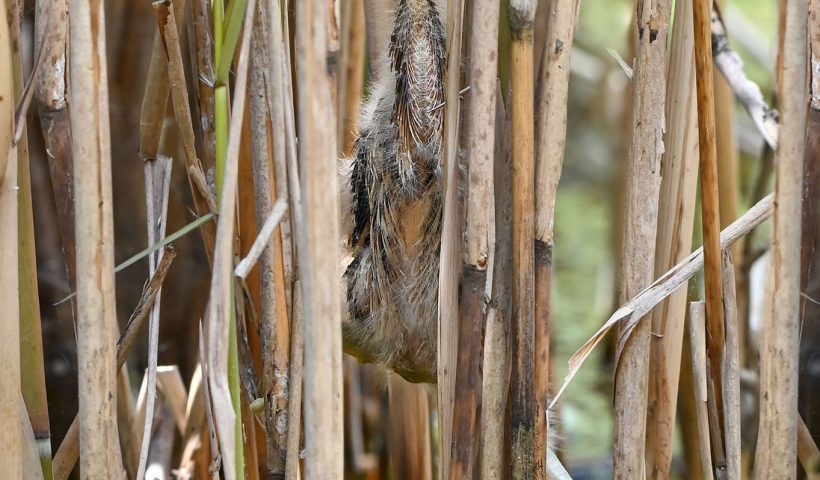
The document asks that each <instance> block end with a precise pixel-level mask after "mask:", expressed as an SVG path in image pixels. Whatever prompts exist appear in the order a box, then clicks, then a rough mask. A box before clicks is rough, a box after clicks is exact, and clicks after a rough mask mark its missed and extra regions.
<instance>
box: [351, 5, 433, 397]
mask: <svg viewBox="0 0 820 480" xmlns="http://www.w3.org/2000/svg"><path fill="white" fill-rule="evenodd" d="M384 3H386V2H384V1H383V0H381V1H380V4H384ZM392 3H393V5H392V6H393V7H395V8H388V9H387V11H388V12H389V15H390V17H391V21H386V22H379V21H369V22H368V24H369V25H368V26H369V27H375V28H376V29H379V28H381V29H386V28H392V31H391V32H389V39H388V36H387V35H386V33H388V32H386V31H385V32H383V34H382V35H379V32H376V34H373V35H371V34H372V32H368V35H369V37H370V38H371V39H372V40H375V42H380V41H381V42H383V43H381V46H382V48H383V47H387V48H386V52H382V53H381V55H379V52H376V55H375V56H374V55H372V54H371V62H372V63H371V64H374V75H375V78H374V79H373V84H372V89H371V91H372V94H371V97H370V99H369V101H368V102H367V104H366V105H365V107H364V108H363V112H362V118H361V121H360V124H359V132H360V134H359V138H358V139H357V141H356V143H355V145H354V151H353V158H352V159H351V160H352V170H351V172H350V173H349V176H348V177H347V178H348V181H347V182H346V185H347V186H348V187H349V188H350V190H351V193H352V207H351V214H352V227H351V229H352V230H351V232H350V236H349V239H348V245H349V247H350V249H351V254H352V256H353V261H352V262H351V263H350V265H349V266H348V268H347V270H346V272H345V281H346V285H347V304H348V311H349V318H348V319H347V320H346V321H345V322H344V325H343V335H344V347H345V351H346V352H348V353H350V354H352V355H354V356H356V357H357V358H359V360H361V361H364V362H374V363H380V364H383V365H385V366H387V367H388V368H390V369H392V370H394V371H395V372H397V373H398V374H400V375H401V376H402V377H404V378H405V379H407V380H409V381H411V382H435V380H436V349H437V341H436V339H437V314H438V265H439V247H440V243H441V218H442V194H443V188H444V183H443V169H442V130H443V111H444V109H443V104H444V71H445V54H446V46H445V29H444V26H443V21H442V15H441V12H442V10H443V9H442V7H441V4H439V3H437V2H436V1H433V0H398V1H395V0H393V1H392ZM372 14H373V11H372V10H369V11H368V15H372ZM379 37H382V38H381V39H380V38H379ZM378 46H379V45H378V44H377V45H376V48H378Z"/></svg>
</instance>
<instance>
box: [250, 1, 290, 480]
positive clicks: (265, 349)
mask: <svg viewBox="0 0 820 480" xmlns="http://www.w3.org/2000/svg"><path fill="white" fill-rule="evenodd" d="M257 8H258V10H257V19H256V23H255V25H254V30H253V35H254V37H253V39H252V40H251V42H252V43H251V78H250V82H251V84H250V92H251V93H250V118H249V120H250V127H251V141H252V149H253V178H254V189H253V192H254V196H255V202H254V203H255V204H256V224H257V225H262V224H263V223H264V222H265V219H267V217H268V215H270V211H271V205H272V197H273V192H272V189H273V188H274V187H273V178H272V176H273V172H272V171H271V168H270V164H271V160H272V150H273V149H272V148H271V147H272V145H271V141H270V140H271V136H270V128H269V123H268V118H269V111H268V103H267V102H268V99H267V97H268V95H269V92H268V91H267V89H266V84H265V74H266V73H267V72H268V71H269V59H268V57H267V53H266V49H265V41H266V40H267V34H268V31H267V29H268V24H267V22H268V11H267V8H268V5H267V3H266V2H260V3H259V4H258V6H257ZM274 8H278V6H276V5H274ZM280 238H281V237H279V231H278V228H277V231H276V232H274V240H273V241H268V242H266V243H265V245H266V247H265V249H264V251H263V252H262V254H261V257H260V261H259V303H258V306H257V308H258V310H259V324H260V325H261V329H260V336H261V348H262V385H261V386H262V392H261V393H262V395H263V396H264V398H265V402H266V404H265V405H266V406H265V410H264V411H265V460H266V467H265V468H266V471H267V472H268V475H275V474H279V475H283V474H284V473H285V472H284V470H285V462H284V458H283V457H282V455H281V454H280V452H279V448H278V447H277V445H283V442H277V441H276V440H277V437H276V436H275V428H276V427H275V423H274V418H275V411H276V402H275V398H274V396H273V395H274V393H273V388H274V383H275V372H274V361H273V353H274V350H275V349H276V344H277V341H278V336H277V329H276V325H277V317H278V316H279V315H281V314H285V315H286V311H285V309H284V305H281V306H280V303H284V298H280V297H279V295H278V293H279V292H280V291H281V292H283V293H284V291H283V289H282V288H281V287H282V285H281V284H280V285H279V286H277V282H276V266H277V264H276V257H277V255H281V243H279V242H280V241H281V240H280ZM277 246H278V247H279V248H277ZM280 263H281V261H280Z"/></svg>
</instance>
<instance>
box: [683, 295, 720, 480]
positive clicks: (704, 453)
mask: <svg viewBox="0 0 820 480" xmlns="http://www.w3.org/2000/svg"><path fill="white" fill-rule="evenodd" d="M705 324H706V309H705V305H704V303H703V302H702V301H698V302H691V303H690V304H689V342H690V345H691V351H692V374H693V377H694V378H693V380H694V387H695V388H694V394H695V405H696V410H695V411H696V413H697V423H698V446H699V447H700V466H701V475H702V478H703V480H710V479H712V478H714V474H713V473H712V454H711V451H710V449H709V448H710V446H711V442H710V440H709V414H708V413H707V386H706V384H707V382H708V381H709V375H708V373H707V371H706V370H707V368H706V363H707V358H706V333H705Z"/></svg>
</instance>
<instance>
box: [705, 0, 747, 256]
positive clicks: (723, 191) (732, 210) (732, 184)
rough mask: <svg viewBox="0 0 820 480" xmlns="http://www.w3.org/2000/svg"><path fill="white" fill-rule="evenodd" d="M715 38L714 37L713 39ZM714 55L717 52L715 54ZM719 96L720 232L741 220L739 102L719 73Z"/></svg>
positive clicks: (715, 76) (715, 84)
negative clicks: (739, 205) (736, 117)
mask: <svg viewBox="0 0 820 480" xmlns="http://www.w3.org/2000/svg"><path fill="white" fill-rule="evenodd" d="M714 3H715V4H716V5H717V7H716V8H719V9H720V10H722V8H723V7H724V6H725V5H726V0H716V1H715V2H714ZM713 38H714V37H713ZM713 54H714V52H713ZM712 75H713V87H714V92H715V140H716V152H717V169H718V172H717V173H718V175H717V177H718V186H719V188H718V194H719V197H720V198H719V200H720V202H719V204H720V208H719V210H720V228H723V227H725V226H726V225H729V224H730V223H731V222H733V221H734V219H735V218H737V213H738V202H739V201H740V181H739V179H738V175H739V174H740V171H739V168H738V147H737V143H736V140H735V134H736V131H735V113H734V108H735V103H734V101H735V98H734V95H733V92H732V89H731V87H729V83H728V82H727V81H726V78H724V77H723V76H721V75H720V74H719V72H718V71H714V70H713V72H712ZM739 247H740V245H736V248H734V249H733V250H732V256H733V257H734V260H735V262H736V263H738V264H740V263H742V261H741V259H740V256H739V255H740V248H739Z"/></svg>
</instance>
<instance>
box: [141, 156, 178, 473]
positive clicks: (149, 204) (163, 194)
mask: <svg viewBox="0 0 820 480" xmlns="http://www.w3.org/2000/svg"><path fill="white" fill-rule="evenodd" d="M172 167H173V164H172V163H171V158H170V157H166V156H163V155H158V156H157V157H156V158H154V159H151V160H149V161H147V162H145V203H146V210H147V215H146V220H147V228H148V245H153V244H155V243H157V242H158V241H160V240H161V239H162V238H163V237H165V228H166V226H167V223H168V196H169V194H170V189H171V170H172ZM162 254H163V253H162V252H161V251H157V252H154V253H152V254H151V255H149V256H148V273H149V275H151V276H153V275H154V274H155V273H156V271H157V267H158V265H159V263H160V260H161V258H162ZM160 293H161V291H157V300H156V301H155V302H154V304H153V305H152V306H151V313H150V319H149V321H148V367H147V369H146V370H147V372H146V377H147V397H146V405H145V415H144V419H143V421H144V426H143V429H142V445H141V447H140V455H139V466H138V468H137V475H136V477H137V480H142V479H143V478H145V469H146V468H147V466H148V454H149V447H150V445H151V434H152V430H153V428H152V425H153V423H154V406H155V403H156V398H157V394H156V392H157V362H158V358H159V314H160V308H159V307H160V301H159V299H160ZM137 421H139V419H137Z"/></svg>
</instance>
